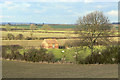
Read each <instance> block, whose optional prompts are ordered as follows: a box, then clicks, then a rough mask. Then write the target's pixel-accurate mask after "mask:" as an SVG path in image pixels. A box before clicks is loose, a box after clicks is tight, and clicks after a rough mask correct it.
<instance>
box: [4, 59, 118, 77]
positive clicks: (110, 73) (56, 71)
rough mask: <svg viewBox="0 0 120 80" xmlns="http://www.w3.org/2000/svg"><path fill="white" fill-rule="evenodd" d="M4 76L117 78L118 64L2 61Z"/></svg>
mask: <svg viewBox="0 0 120 80" xmlns="http://www.w3.org/2000/svg"><path fill="white" fill-rule="evenodd" d="M2 77H3V78H117V77H118V65H117V64H103V65H96V64H93V65H90V64H88V65H81V64H80V65H76V64H40V63H28V62H19V61H7V60H3V61H2Z"/></svg>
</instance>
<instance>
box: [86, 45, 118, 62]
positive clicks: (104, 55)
mask: <svg viewBox="0 0 120 80" xmlns="http://www.w3.org/2000/svg"><path fill="white" fill-rule="evenodd" d="M119 52H120V46H108V47H107V48H106V49H105V50H103V51H101V52H98V51H97V52H96V53H94V55H90V56H88V57H87V58H86V59H85V63H89V64H94V63H99V64H103V63H104V64H107V63H111V64H113V63H119V60H118V56H119V54H118V53H119Z"/></svg>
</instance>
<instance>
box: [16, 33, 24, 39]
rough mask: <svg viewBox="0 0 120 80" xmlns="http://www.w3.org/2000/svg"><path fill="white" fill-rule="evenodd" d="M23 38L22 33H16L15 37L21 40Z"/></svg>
mask: <svg viewBox="0 0 120 80" xmlns="http://www.w3.org/2000/svg"><path fill="white" fill-rule="evenodd" d="M23 38H24V36H23V34H18V35H17V36H16V39H19V40H22V39H23Z"/></svg>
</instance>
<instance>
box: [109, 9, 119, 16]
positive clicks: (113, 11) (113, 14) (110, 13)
mask: <svg viewBox="0 0 120 80" xmlns="http://www.w3.org/2000/svg"><path fill="white" fill-rule="evenodd" d="M107 14H108V15H110V16H118V11H117V10H111V11H109V12H107Z"/></svg>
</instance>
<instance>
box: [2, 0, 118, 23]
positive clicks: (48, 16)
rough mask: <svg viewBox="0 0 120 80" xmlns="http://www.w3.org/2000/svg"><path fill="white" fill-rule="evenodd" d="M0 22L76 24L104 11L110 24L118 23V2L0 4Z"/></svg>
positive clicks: (3, 2) (10, 2)
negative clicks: (87, 16) (90, 14)
mask: <svg viewBox="0 0 120 80" xmlns="http://www.w3.org/2000/svg"><path fill="white" fill-rule="evenodd" d="M0 6H1V7H0V22H28V23H51V24H76V21H77V19H78V18H79V17H83V16H85V15H87V14H88V13H91V12H93V11H102V12H103V13H104V15H105V16H106V17H108V19H110V22H111V23H112V22H117V21H118V2H92V1H91V2H27V1H25V2H16V1H12V0H11V1H2V2H1V3H0Z"/></svg>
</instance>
